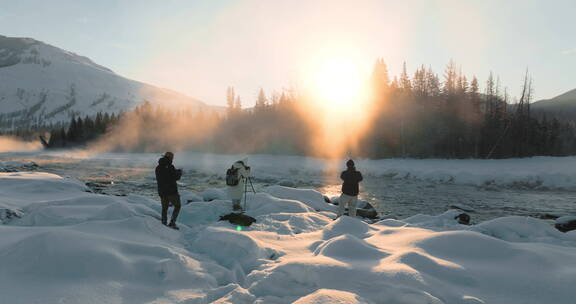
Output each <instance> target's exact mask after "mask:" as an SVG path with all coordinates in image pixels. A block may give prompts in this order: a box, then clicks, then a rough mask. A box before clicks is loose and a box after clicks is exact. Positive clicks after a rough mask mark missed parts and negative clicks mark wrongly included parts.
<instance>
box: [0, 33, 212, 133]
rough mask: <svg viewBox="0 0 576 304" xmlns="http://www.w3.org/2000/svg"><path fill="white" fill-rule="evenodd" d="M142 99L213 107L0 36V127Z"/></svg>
mask: <svg viewBox="0 0 576 304" xmlns="http://www.w3.org/2000/svg"><path fill="white" fill-rule="evenodd" d="M145 100H147V101H150V102H151V103H152V104H161V105H163V106H166V107H168V108H171V109H191V110H197V109H204V110H208V109H215V110H217V111H221V108H220V107H212V106H208V105H206V104H205V103H203V102H201V101H200V100H198V99H195V98H192V97H188V96H186V95H183V94H180V93H177V92H174V91H171V90H167V89H162V88H158V87H155V86H152V85H149V84H145V83H142V82H138V81H134V80H130V79H127V78H124V77H122V76H120V75H118V74H116V73H114V72H113V71H112V70H110V69H108V68H106V67H103V66H101V65H98V64H96V63H94V62H93V61H92V60H90V59H89V58H87V57H84V56H80V55H77V54H74V53H72V52H68V51H66V50H63V49H60V48H57V47H54V46H51V45H49V44H46V43H43V42H40V41H37V40H34V39H31V38H12V37H6V36H1V35H0V129H12V128H17V127H27V126H34V125H41V124H48V123H54V122H59V121H69V120H70V118H71V117H72V116H74V115H92V114H95V113H97V112H99V111H102V112H109V113H112V112H114V113H118V112H120V111H124V110H128V109H132V108H134V107H136V106H137V105H139V104H141V103H143V102H144V101H145Z"/></svg>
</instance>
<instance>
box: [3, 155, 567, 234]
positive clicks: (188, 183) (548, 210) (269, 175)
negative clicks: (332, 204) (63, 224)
mask: <svg viewBox="0 0 576 304" xmlns="http://www.w3.org/2000/svg"><path fill="white" fill-rule="evenodd" d="M179 156H181V158H180V159H179V158H178V157H179ZM186 156H188V157H189V159H188V161H185V160H183V159H182V158H184V155H177V157H176V160H175V165H176V166H177V167H178V166H179V161H180V162H181V164H182V167H183V168H184V175H183V177H182V180H181V181H180V182H179V185H180V189H184V190H190V191H193V192H201V191H203V190H205V189H208V188H221V187H225V184H224V172H225V168H227V166H229V165H230V164H231V163H232V162H233V160H234V159H235V158H234V157H235V156H227V155H212V154H193V153H192V154H187V155H186ZM157 158H158V154H150V153H131V154H130V153H106V154H98V155H90V154H86V155H83V154H78V153H68V152H58V153H57V152H50V153H46V152H35V153H1V154H0V161H6V160H17V161H33V162H35V163H37V164H38V165H39V167H38V168H37V169H36V170H39V171H44V172H50V173H55V174H58V175H62V176H70V177H74V178H77V179H79V180H82V181H84V182H86V183H87V184H88V185H89V186H90V187H91V188H92V189H94V190H95V191H97V192H101V193H105V194H111V195H126V194H129V193H135V194H140V195H145V196H149V197H152V198H155V199H158V197H157V194H156V181H155V178H154V167H155V165H156V160H157ZM251 159H252V158H251ZM258 160H259V162H256V163H252V166H253V171H254V178H253V181H254V186H255V188H256V190H257V191H258V190H259V189H263V188H264V187H266V186H269V185H274V184H281V185H287V186H293V187H301V188H313V189H316V190H318V191H320V192H321V193H323V194H324V195H326V196H328V197H334V196H337V195H339V194H340V181H339V180H338V174H337V173H335V172H332V171H329V170H328V171H325V170H321V169H318V167H317V166H311V167H310V168H309V167H307V165H308V164H310V160H309V159H308V158H302V157H296V156H261V157H260V158H259V159H258ZM293 163H297V164H301V166H300V167H299V168H297V169H295V168H290V169H287V166H290V165H291V164H293ZM360 199H363V200H366V201H368V202H370V203H371V204H372V205H373V206H375V207H376V209H377V210H378V211H379V213H380V214H381V215H388V216H394V217H397V218H404V217H407V216H411V215H415V214H419V213H421V214H431V215H434V214H439V213H442V212H444V211H446V210H447V209H449V208H451V207H454V206H457V207H459V208H461V209H464V210H466V211H467V212H468V213H469V214H470V215H471V217H472V221H473V222H475V223H478V222H481V221H484V220H488V219H492V218H496V217H501V216H509V215H521V216H534V217H538V218H545V219H547V218H551V217H554V216H556V215H563V214H574V212H575V210H576V192H574V191H559V190H534V189H519V188H510V187H494V186H491V187H478V186H470V185H457V184H452V183H435V182H430V181H424V180H414V179H396V178H392V177H371V176H366V177H365V179H364V181H363V182H362V184H361V194H360Z"/></svg>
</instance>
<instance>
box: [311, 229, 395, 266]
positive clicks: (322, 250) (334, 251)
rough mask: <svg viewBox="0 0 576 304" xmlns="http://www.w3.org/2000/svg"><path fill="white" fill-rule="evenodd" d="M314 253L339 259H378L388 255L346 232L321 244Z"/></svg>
mask: <svg viewBox="0 0 576 304" xmlns="http://www.w3.org/2000/svg"><path fill="white" fill-rule="evenodd" d="M314 255H322V256H326V257H330V258H334V259H337V260H340V259H344V260H375V259H376V260H378V259H382V258H384V257H386V256H388V254H387V253H385V252H382V251H380V250H379V249H378V248H377V247H375V246H373V245H371V244H369V243H367V242H366V241H364V240H362V239H359V238H357V237H355V236H353V235H349V234H345V235H341V236H337V237H335V238H332V239H330V240H328V241H326V242H324V243H323V244H321V245H320V246H319V247H318V248H317V249H316V250H315V251H314Z"/></svg>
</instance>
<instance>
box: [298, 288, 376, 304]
mask: <svg viewBox="0 0 576 304" xmlns="http://www.w3.org/2000/svg"><path fill="white" fill-rule="evenodd" d="M326 303H332V304H371V303H372V302H368V301H366V300H365V299H363V298H362V297H360V296H359V295H357V294H354V293H350V292H346V291H341V290H334V289H319V290H317V291H315V292H313V293H311V294H309V295H307V296H304V297H302V298H300V299H298V300H297V301H296V302H294V304H326Z"/></svg>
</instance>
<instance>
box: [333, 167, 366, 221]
mask: <svg viewBox="0 0 576 304" xmlns="http://www.w3.org/2000/svg"><path fill="white" fill-rule="evenodd" d="M340 178H341V179H342V180H343V181H344V182H343V183H342V194H341V195H340V199H339V200H338V205H339V206H338V217H340V216H342V215H343V214H344V210H345V209H346V205H348V215H349V216H351V217H355V216H356V203H357V202H358V193H359V192H360V186H359V183H360V182H361V181H362V179H363V177H362V173H360V171H357V170H356V167H355V164H354V161H353V160H351V159H350V160H348V161H347V162H346V170H345V171H343V172H342V174H340Z"/></svg>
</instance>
